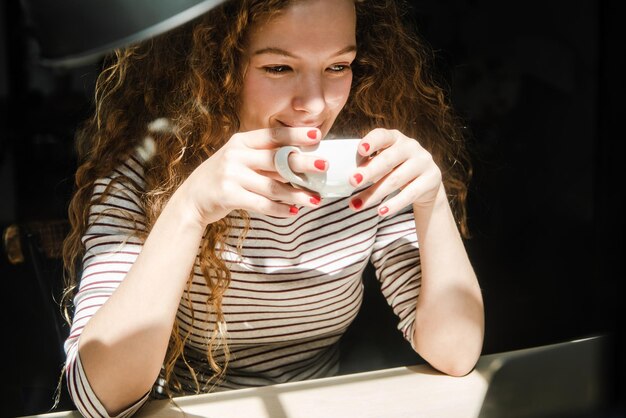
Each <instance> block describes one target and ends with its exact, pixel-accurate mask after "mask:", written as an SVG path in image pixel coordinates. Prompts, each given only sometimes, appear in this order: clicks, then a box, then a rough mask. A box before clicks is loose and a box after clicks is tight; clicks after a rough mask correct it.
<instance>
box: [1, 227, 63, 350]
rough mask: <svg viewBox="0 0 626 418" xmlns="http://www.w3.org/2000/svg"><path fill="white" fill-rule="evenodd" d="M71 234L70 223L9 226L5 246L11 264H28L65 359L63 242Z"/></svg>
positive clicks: (5, 230) (5, 231)
mask: <svg viewBox="0 0 626 418" xmlns="http://www.w3.org/2000/svg"><path fill="white" fill-rule="evenodd" d="M68 232H69V222H68V221H66V220H51V221H33V222H27V223H22V224H12V225H9V226H7V227H6V228H5V229H4V232H3V244H4V248H5V252H6V256H7V258H8V260H9V263H11V264H13V265H16V264H21V263H26V264H27V265H29V266H30V267H31V269H32V273H33V274H34V277H35V279H36V281H37V288H38V289H39V296H40V298H41V302H42V306H43V308H44V312H45V313H46V314H47V315H46V317H47V318H49V319H50V320H51V321H50V323H49V325H50V326H51V328H52V329H53V330H54V333H55V335H56V338H57V343H58V344H57V347H58V349H59V350H60V353H61V355H63V356H64V352H63V343H64V342H65V338H66V337H67V333H68V330H67V326H66V324H65V321H64V320H63V317H62V315H61V312H60V309H59V303H58V300H59V298H60V296H61V292H62V286H63V280H62V277H63V276H62V263H61V256H62V249H63V240H64V239H65V236H66V235H67V233H68Z"/></svg>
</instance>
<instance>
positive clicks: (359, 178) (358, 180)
mask: <svg viewBox="0 0 626 418" xmlns="http://www.w3.org/2000/svg"><path fill="white" fill-rule="evenodd" d="M354 181H356V184H360V183H361V182H362V181H363V175H361V173H356V174H355V175H354Z"/></svg>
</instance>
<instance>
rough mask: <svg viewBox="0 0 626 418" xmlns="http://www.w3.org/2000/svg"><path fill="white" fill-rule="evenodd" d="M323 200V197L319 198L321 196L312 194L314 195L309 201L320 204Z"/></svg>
mask: <svg viewBox="0 0 626 418" xmlns="http://www.w3.org/2000/svg"><path fill="white" fill-rule="evenodd" d="M321 201H322V199H321V198H319V197H317V196H312V197H311V198H310V199H309V202H311V203H312V204H314V205H319V204H320V202H321Z"/></svg>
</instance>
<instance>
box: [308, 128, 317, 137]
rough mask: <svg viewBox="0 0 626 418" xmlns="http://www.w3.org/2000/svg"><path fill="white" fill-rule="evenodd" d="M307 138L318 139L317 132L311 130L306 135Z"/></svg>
mask: <svg viewBox="0 0 626 418" xmlns="http://www.w3.org/2000/svg"><path fill="white" fill-rule="evenodd" d="M306 136H308V137H309V138H311V139H315V138H317V130H316V129H311V130H310V131H309V132H307V133H306Z"/></svg>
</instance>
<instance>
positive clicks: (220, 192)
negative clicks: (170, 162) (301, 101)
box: [176, 127, 325, 226]
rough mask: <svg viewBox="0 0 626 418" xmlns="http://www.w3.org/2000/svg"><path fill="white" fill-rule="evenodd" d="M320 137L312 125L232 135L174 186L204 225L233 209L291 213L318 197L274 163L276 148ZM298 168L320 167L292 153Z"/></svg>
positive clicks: (315, 202)
mask: <svg viewBox="0 0 626 418" xmlns="http://www.w3.org/2000/svg"><path fill="white" fill-rule="evenodd" d="M320 139H321V132H320V131H319V129H315V128H311V127H298V128H288V127H284V128H283V127H280V128H270V129H259V130H255V131H248V132H240V133H236V134H235V135H233V136H232V137H231V138H230V139H229V140H228V142H227V143H226V144H224V146H223V147H221V148H220V149H219V150H218V151H217V152H215V154H213V155H212V156H211V157H210V158H209V159H207V160H206V161H204V162H203V163H202V164H201V165H200V166H198V167H197V168H196V169H195V170H194V171H193V172H192V173H191V175H190V176H189V177H188V178H187V180H185V182H184V183H183V185H182V186H181V187H180V189H179V190H178V191H177V192H176V193H177V194H178V193H184V200H185V201H187V202H190V203H191V205H190V206H191V208H192V209H193V210H194V214H193V215H194V216H197V219H198V220H199V222H200V223H201V224H202V225H205V226H206V225H208V224H209V223H213V222H216V221H218V220H220V219H222V218H223V217H225V216H226V215H228V213H230V212H231V211H233V210H237V209H244V210H247V211H250V212H256V213H262V214H264V215H271V216H278V217H289V216H295V215H297V213H298V206H308V207H316V206H318V205H319V204H320V197H319V196H318V195H317V194H315V193H314V192H310V191H307V190H301V189H298V188H295V187H293V186H292V185H291V184H289V183H287V182H286V181H285V180H284V179H283V178H282V177H281V176H280V175H279V174H278V173H277V172H276V168H275V167H274V154H275V153H276V151H277V150H278V148H280V147H281V146H284V145H296V146H299V145H302V146H306V145H314V144H316V143H318V142H319V141H320ZM289 161H290V165H291V167H292V169H293V170H294V171H295V172H300V173H306V172H319V171H324V170H325V168H323V169H320V168H319V167H320V164H319V162H317V163H318V164H317V167H316V161H315V159H314V158H312V157H305V156H304V155H295V154H293V155H292V156H291V157H290V160H289Z"/></svg>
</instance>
